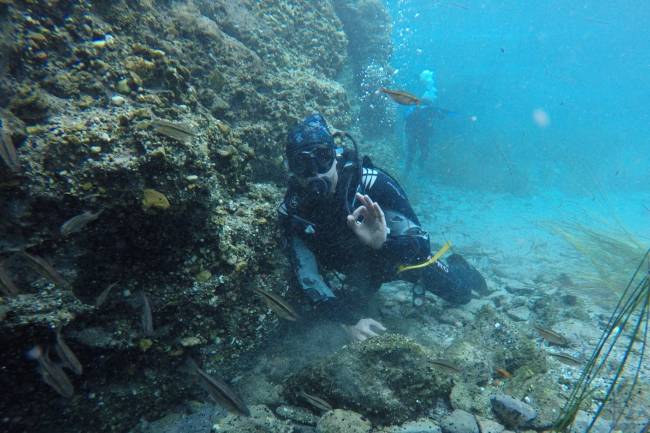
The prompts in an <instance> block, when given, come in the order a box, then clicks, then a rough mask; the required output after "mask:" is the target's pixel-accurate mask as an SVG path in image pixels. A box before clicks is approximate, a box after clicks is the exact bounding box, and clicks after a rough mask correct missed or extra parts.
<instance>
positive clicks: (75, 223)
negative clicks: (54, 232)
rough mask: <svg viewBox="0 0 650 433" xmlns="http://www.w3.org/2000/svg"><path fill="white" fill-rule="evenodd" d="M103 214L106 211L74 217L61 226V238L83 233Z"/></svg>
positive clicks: (85, 213) (84, 213)
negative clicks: (83, 230) (85, 228)
mask: <svg viewBox="0 0 650 433" xmlns="http://www.w3.org/2000/svg"><path fill="white" fill-rule="evenodd" d="M102 212H104V209H100V210H98V211H97V212H90V211H85V212H83V213H81V214H79V215H76V216H73V217H72V218H70V219H69V220H67V221H66V222H64V223H63V224H62V225H61V229H60V230H59V232H60V233H61V236H68V235H70V234H72V233H77V232H78V231H81V230H82V229H83V228H84V227H86V226H87V225H88V224H90V223H91V222H93V221H95V220H96V219H97V218H98V217H99V215H100V214H101V213H102Z"/></svg>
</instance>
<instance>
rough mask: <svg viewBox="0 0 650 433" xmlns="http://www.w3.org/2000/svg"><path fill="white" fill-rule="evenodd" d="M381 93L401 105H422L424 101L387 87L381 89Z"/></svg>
mask: <svg viewBox="0 0 650 433" xmlns="http://www.w3.org/2000/svg"><path fill="white" fill-rule="evenodd" d="M379 91H380V92H382V93H385V94H386V95H388V96H389V97H390V98H391V99H392V100H393V101H395V102H397V103H398V104H401V105H420V104H421V103H422V100H421V99H420V98H418V97H417V96H415V95H413V94H411V93H408V92H403V91H401V90H390V89H387V88H385V87H382V88H381V89H379Z"/></svg>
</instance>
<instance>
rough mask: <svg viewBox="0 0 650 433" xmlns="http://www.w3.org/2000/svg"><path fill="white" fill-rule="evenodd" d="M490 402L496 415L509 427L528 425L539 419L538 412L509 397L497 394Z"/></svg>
mask: <svg viewBox="0 0 650 433" xmlns="http://www.w3.org/2000/svg"><path fill="white" fill-rule="evenodd" d="M490 401H491V403H492V409H493V410H494V413H495V414H496V415H497V416H498V417H499V420H501V422H503V423H504V424H505V425H506V426H508V427H512V428H517V427H520V426H523V425H526V424H527V423H529V422H530V421H532V420H533V419H534V418H535V417H537V412H536V411H535V409H533V408H532V407H531V406H530V405H528V404H526V403H524V402H523V401H521V400H517V399H516V398H513V397H511V396H509V395H506V394H497V395H494V396H492V397H491V398H490Z"/></svg>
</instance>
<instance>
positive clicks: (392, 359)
mask: <svg viewBox="0 0 650 433" xmlns="http://www.w3.org/2000/svg"><path fill="white" fill-rule="evenodd" d="M433 359H434V358H433V356H432V354H431V353H430V352H428V351H427V350H426V349H425V348H424V347H422V346H420V345H419V344H417V343H415V342H414V341H412V340H410V339H408V338H405V337H402V336H399V335H394V334H387V335H382V336H380V337H375V338H371V339H368V340H366V341H364V342H361V343H356V344H352V345H349V346H345V347H343V348H342V349H341V350H339V351H338V352H337V353H335V354H334V355H332V356H330V357H329V358H326V359H324V360H322V361H320V362H316V363H314V364H313V365H310V366H308V367H307V368H305V369H303V370H302V371H300V372H298V373H296V374H294V375H293V376H292V377H291V378H290V379H289V381H288V384H287V390H286V392H285V394H287V395H288V396H289V397H290V398H293V396H294V395H295V394H297V393H298V392H299V391H300V390H304V391H305V392H308V393H309V394H312V395H316V396H319V397H321V398H324V399H325V400H327V401H328V402H330V404H331V405H332V406H333V407H336V408H347V409H352V410H354V411H356V412H359V413H361V414H364V415H365V416H367V417H368V418H370V419H371V420H373V422H377V423H380V424H396V423H399V422H403V421H405V420H407V419H410V418H414V417H417V416H418V415H422V414H424V413H426V412H427V411H428V410H429V409H430V408H432V407H433V406H434V405H435V403H436V402H437V401H439V400H442V401H445V402H447V401H448V400H449V394H450V392H451V387H452V377H451V376H450V375H449V373H447V372H445V371H442V370H440V369H437V368H435V366H434V364H433V363H432V362H431V361H432V360H433Z"/></svg>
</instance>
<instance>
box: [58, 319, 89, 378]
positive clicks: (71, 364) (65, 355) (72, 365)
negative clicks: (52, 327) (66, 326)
mask: <svg viewBox="0 0 650 433" xmlns="http://www.w3.org/2000/svg"><path fill="white" fill-rule="evenodd" d="M54 348H55V349H56V354H57V355H59V358H61V361H63V367H67V368H68V369H69V370H70V371H72V372H74V373H75V374H76V375H79V376H80V375H81V374H82V373H83V367H82V366H81V362H79V359H78V358H77V356H76V355H75V354H74V353H73V352H72V350H70V347H68V345H67V344H66V342H65V340H64V339H63V336H62V335H61V327H59V328H57V330H56V346H54Z"/></svg>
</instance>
